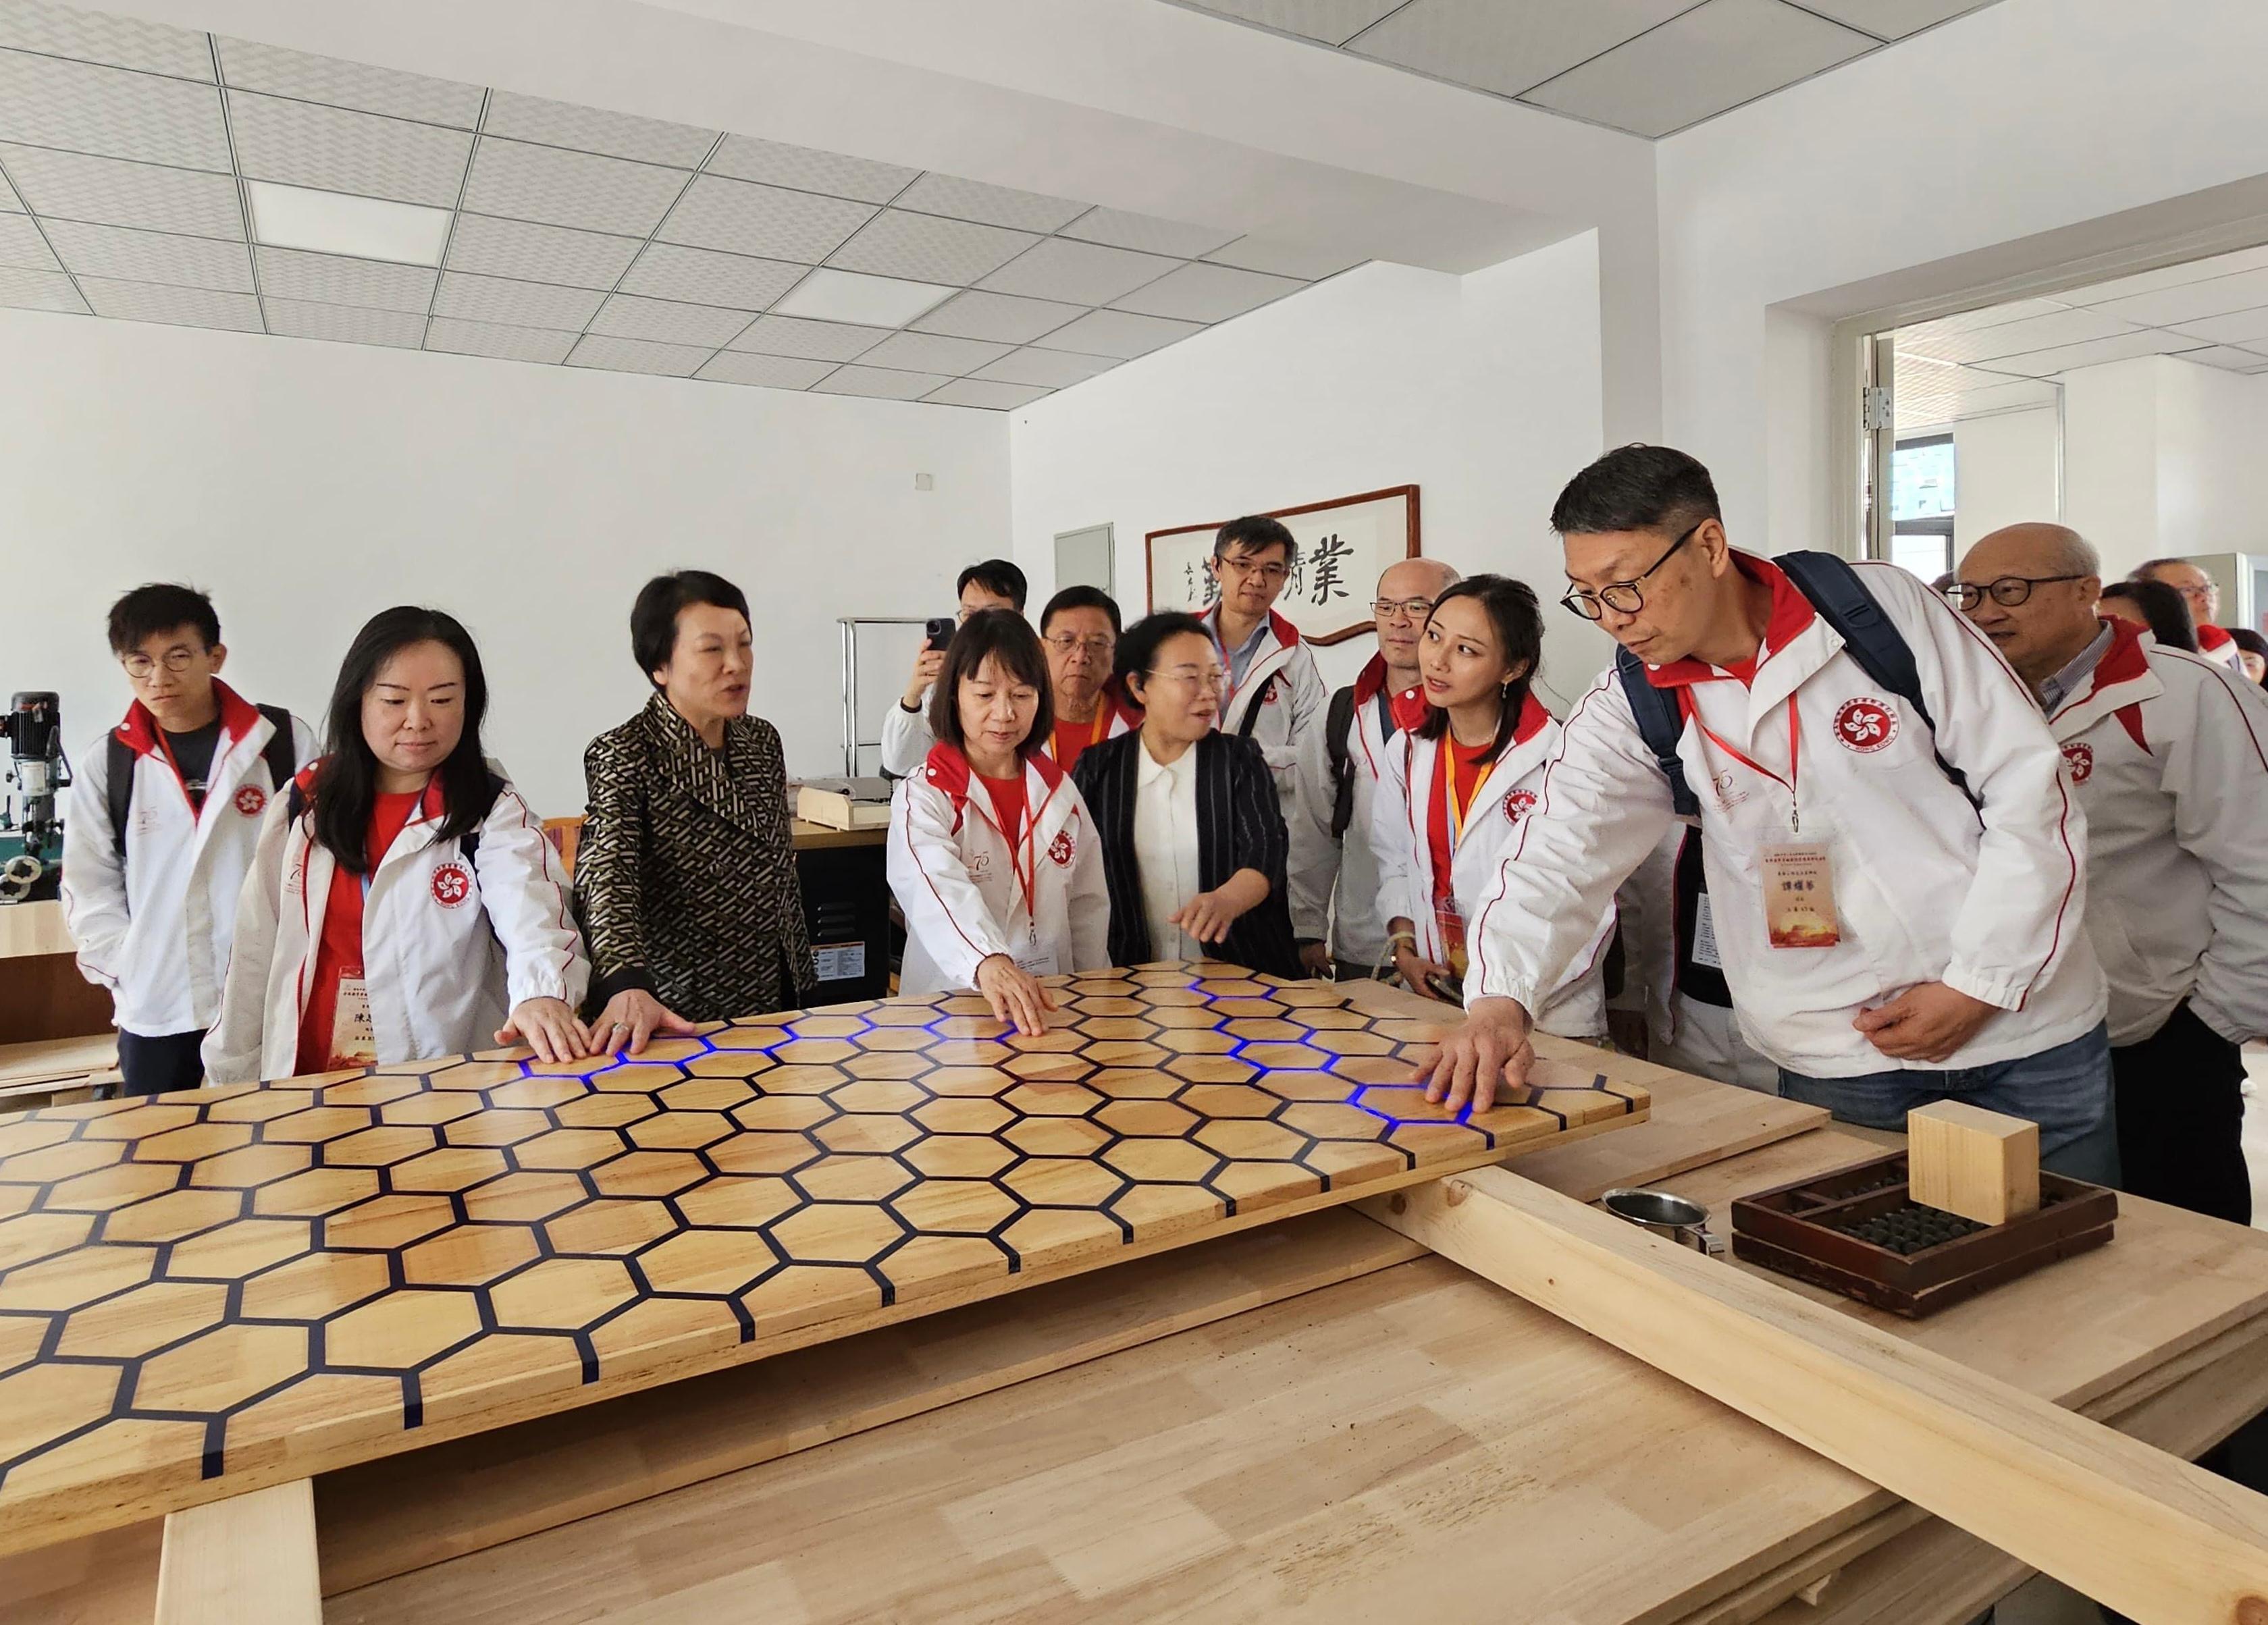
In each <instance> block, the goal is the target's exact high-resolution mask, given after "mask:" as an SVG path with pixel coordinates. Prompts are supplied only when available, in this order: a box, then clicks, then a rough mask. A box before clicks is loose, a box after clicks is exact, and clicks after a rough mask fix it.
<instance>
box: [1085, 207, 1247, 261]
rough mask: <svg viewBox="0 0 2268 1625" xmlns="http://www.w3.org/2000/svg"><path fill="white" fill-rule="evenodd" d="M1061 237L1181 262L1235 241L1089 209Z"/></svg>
mask: <svg viewBox="0 0 2268 1625" xmlns="http://www.w3.org/2000/svg"><path fill="white" fill-rule="evenodd" d="M1063 235H1064V236H1065V237H1075V238H1077V239H1079V241H1081V242H1083V243H1101V244H1102V245H1104V246H1106V247H1110V248H1134V249H1138V250H1140V251H1141V252H1142V253H1144V254H1172V255H1174V256H1175V257H1176V258H1178V259H1183V260H1193V259H1195V258H1197V256H1198V255H1199V254H1208V253H1210V252H1211V251H1212V250H1213V249H1215V248H1222V247H1226V246H1228V244H1230V243H1231V242H1233V241H1234V240H1235V239H1236V233H1235V232H1224V231H1222V230H1221V229H1220V228H1219V226H1213V225H1190V224H1188V223H1187V222H1185V221H1181V220H1160V219H1159V218H1158V217H1156V216H1155V215H1138V214H1130V213H1129V212H1128V211H1127V210H1123V209H1090V210H1087V211H1086V213H1085V214H1083V215H1081V216H1079V218H1078V219H1076V220H1074V221H1072V222H1071V224H1069V225H1067V226H1065V227H1064V228H1063Z"/></svg>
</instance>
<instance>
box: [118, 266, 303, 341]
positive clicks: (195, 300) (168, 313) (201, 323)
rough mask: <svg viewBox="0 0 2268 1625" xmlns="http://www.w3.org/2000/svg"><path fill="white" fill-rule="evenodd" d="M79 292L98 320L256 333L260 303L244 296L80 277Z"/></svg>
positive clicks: (207, 290) (258, 327) (204, 289)
mask: <svg viewBox="0 0 2268 1625" xmlns="http://www.w3.org/2000/svg"><path fill="white" fill-rule="evenodd" d="M78 289H79V291H80V292H81V293H83V294H85V296H86V302H87V303H88V304H89V305H92V306H93V307H94V313H95V314H96V315H98V316H115V317H118V318H120V319H122V320H126V321H162V322H168V323H171V324H172V325H173V326H175V327H228V328H231V329H233V330H234V331H236V332H239V333H257V332H259V331H260V301H259V300H257V299H255V298H253V297H252V296H251V295H250V294H248V293H219V292H216V291H215V290H212V289H210V288H166V287H161V286H159V285H158V283H145V282H109V281H106V280H104V279H102V278H100V277H94V276H82V277H80V278H79V279H78Z"/></svg>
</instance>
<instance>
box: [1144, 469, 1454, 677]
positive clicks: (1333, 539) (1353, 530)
mask: <svg viewBox="0 0 2268 1625" xmlns="http://www.w3.org/2000/svg"><path fill="white" fill-rule="evenodd" d="M1268 517H1269V518H1275V519H1281V520H1283V521H1284V524H1285V527H1286V528H1288V529H1289V530H1290V531H1291V533H1292V541H1293V542H1294V543H1295V544H1297V547H1298V549H1299V555H1298V556H1297V557H1296V558H1294V559H1293V560H1292V577H1291V579H1290V580H1289V581H1287V582H1286V583H1285V585H1284V595H1283V596H1282V597H1281V598H1279V599H1277V600H1276V613H1277V614H1280V615H1282V616H1283V617H1285V619H1286V620H1288V621H1291V623H1292V625H1293V626H1295V627H1297V628H1299V629H1300V636H1301V637H1304V638H1306V639H1307V641H1308V642H1309V643H1342V642H1344V641H1345V640H1346V639H1348V638H1350V637H1357V636H1361V635H1362V634H1363V633H1366V632H1368V631H1369V630H1370V629H1371V615H1370V600H1371V599H1372V597H1373V595H1374V593H1375V592H1376V589H1377V586H1378V577H1379V576H1380V574H1381V572H1382V571H1384V570H1385V569H1386V567H1387V566H1388V565H1389V564H1392V563H1394V562H1395V561H1396V560H1399V559H1414V558H1416V557H1417V556H1418V488H1417V487H1416V486H1414V485H1396V486H1392V487H1389V488H1388V489H1385V490H1382V491H1365V492H1363V493H1362V494H1361V495H1360V496H1341V497H1338V498H1337V499H1336V500H1334V501H1331V502H1315V503H1308V504H1305V505H1303V506H1301V507H1297V508H1274V509H1270V510H1269V511H1268ZM1224 523H1226V521H1225V520H1222V519H1214V520H1212V521H1211V522H1209V523H1207V524H1204V525H1179V526H1175V527H1174V528H1172V529H1171V530H1161V531H1152V532H1150V533H1149V535H1148V537H1147V538H1146V540H1147V546H1148V552H1149V594H1150V605H1149V607H1150V608H1152V610H1159V609H1185V610H1187V611H1189V613H1190V614H1204V612H1205V611H1206V610H1207V609H1209V608H1211V607H1212V602H1213V599H1215V598H1217V597H1218V596H1219V592H1220V589H1219V585H1218V584H1217V583H1216V582H1215V581H1214V579H1213V576H1212V570H1211V562H1212V539H1213V535H1214V533H1216V532H1217V531H1219V529H1220V527H1221V526H1222V525H1223V524H1224Z"/></svg>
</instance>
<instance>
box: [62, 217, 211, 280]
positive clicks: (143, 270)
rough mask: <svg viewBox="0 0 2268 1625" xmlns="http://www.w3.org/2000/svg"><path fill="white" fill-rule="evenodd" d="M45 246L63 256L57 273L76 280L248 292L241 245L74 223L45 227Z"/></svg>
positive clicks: (118, 227)
mask: <svg viewBox="0 0 2268 1625" xmlns="http://www.w3.org/2000/svg"><path fill="white" fill-rule="evenodd" d="M48 242H50V243H52V244H53V245H54V246H55V253H56V254H60V255H61V256H63V268H64V269H66V270H68V271H71V272H73V273H75V274H77V275H78V276H111V277H117V278H120V279H122V280H123V281H126V282H154V283H167V284H169V285H170V286H173V287H177V288H217V289H219V290H221V291H223V292H225V293H250V292H251V291H252V290H253V286H252V255H251V254H250V253H249V252H247V249H246V248H245V246H244V245H243V244H242V243H232V242H225V241H222V240H220V239H216V238H210V237H176V236H173V235H172V234H171V233H169V232H135V231H129V230H128V229H127V228H125V227H124V226H116V225H88V224H85V223H84V222H82V221H77V220H50V221H48Z"/></svg>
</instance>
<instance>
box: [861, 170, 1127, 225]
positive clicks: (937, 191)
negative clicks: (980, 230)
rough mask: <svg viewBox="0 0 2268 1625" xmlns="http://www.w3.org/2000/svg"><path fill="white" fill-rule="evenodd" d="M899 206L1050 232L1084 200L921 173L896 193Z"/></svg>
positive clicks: (1067, 221)
mask: <svg viewBox="0 0 2268 1625" xmlns="http://www.w3.org/2000/svg"><path fill="white" fill-rule="evenodd" d="M897 206H898V207H899V208H900V209H917V210H920V211H921V212H922V213H924V214H927V215H947V216H950V217H952V218H954V219H955V220H975V221H977V222H980V223H981V224H985V225H1005V226H1012V227H1013V228H1014V229H1015V230H1017V231H1020V232H1052V231H1054V230H1055V229H1056V228H1057V226H1059V225H1068V224H1071V222H1072V221H1073V220H1075V219H1077V218H1078V217H1079V216H1081V215H1083V214H1085V213H1086V209H1087V206H1086V204H1085V203H1075V202H1071V200H1070V199H1069V198H1064V197H1049V196H1047V195H1045V194H1043V193H1039V192H1019V191H1016V190H1015V189H1014V188H1011V187H995V186H987V185H985V184H984V183H983V181H981V180H961V178H960V177H959V176H958V175H940V174H937V173H934V172H932V173H929V174H926V175H924V176H923V177H922V178H921V179H920V180H917V181H915V182H914V183H913V184H912V185H911V186H909V187H908V188H906V189H905V190H904V191H903V192H902V193H900V194H899V195H898V198H897Z"/></svg>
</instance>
